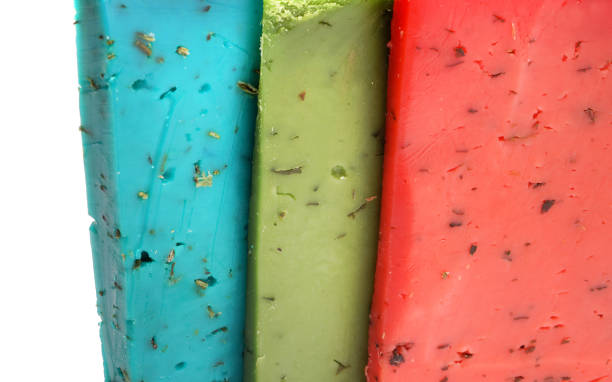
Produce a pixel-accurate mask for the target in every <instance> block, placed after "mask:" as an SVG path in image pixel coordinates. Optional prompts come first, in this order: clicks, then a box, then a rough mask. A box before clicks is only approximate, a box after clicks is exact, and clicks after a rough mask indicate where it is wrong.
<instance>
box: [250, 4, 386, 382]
mask: <svg viewBox="0 0 612 382" xmlns="http://www.w3.org/2000/svg"><path fill="white" fill-rule="evenodd" d="M388 6H389V2H387V1H378V0H374V1H361V0H359V1H341V2H325V1H272V0H266V1H265V2H264V19H263V39H262V41H263V46H262V69H261V86H260V94H259V97H260V98H259V107H260V114H259V117H258V118H259V123H258V128H257V132H256V145H255V153H254V174H253V179H254V180H253V198H252V208H251V221H250V228H249V230H250V243H251V247H250V254H249V277H250V281H249V282H248V285H249V286H248V291H247V305H248V308H247V310H248V313H247V330H246V353H245V357H246V358H245V364H246V365H245V381H253V382H254V381H257V382H284V381H286V382H290V381H291V382H293V381H303V382H312V381H320V382H325V381H350V382H355V381H360V380H364V379H365V377H364V372H363V368H364V366H365V362H366V356H367V354H366V346H367V325H368V310H369V304H370V298H371V290H372V282H373V272H374V261H375V257H376V241H377V229H378V201H379V190H380V173H381V160H382V137H383V128H384V105H385V89H386V68H387V66H386V64H387V58H386V56H387V49H386V43H387V41H388V14H389V13H388Z"/></svg>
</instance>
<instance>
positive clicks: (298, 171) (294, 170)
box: [271, 166, 302, 175]
mask: <svg viewBox="0 0 612 382" xmlns="http://www.w3.org/2000/svg"><path fill="white" fill-rule="evenodd" d="M271 171H272V172H273V173H275V174H279V175H294V174H301V173H302V166H298V167H294V168H289V169H286V170H280V169H276V168H273V169H272V170H271Z"/></svg>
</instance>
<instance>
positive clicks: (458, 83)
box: [367, 0, 612, 382]
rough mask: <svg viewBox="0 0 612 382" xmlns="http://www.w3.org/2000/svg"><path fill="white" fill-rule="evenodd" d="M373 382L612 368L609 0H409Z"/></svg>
mask: <svg viewBox="0 0 612 382" xmlns="http://www.w3.org/2000/svg"><path fill="white" fill-rule="evenodd" d="M390 46H391V61H390V73H389V81H390V83H389V86H390V88H389V106H388V109H389V110H388V120H387V141H386V142H387V143H386V153H385V166H384V182H383V199H382V220H381V241H380V251H379V259H378V268H377V274H376V285H375V296H374V302H373V307H372V313H371V329H370V345H369V357H370V359H369V365H368V368H367V375H368V381H370V382H376V381H377V382H439V381H445V382H446V381H448V382H477V381H494V382H534V381H538V382H563V381H572V382H599V381H601V382H605V381H608V380H609V381H612V82H611V81H612V78H609V77H610V68H611V63H612V1H610V0H581V1H579V0H567V1H562V0H516V1H507V0H490V1H477V0H436V1H432V0H411V1H408V0H397V1H396V2H395V12H394V20H393V26H392V41H391V44H390Z"/></svg>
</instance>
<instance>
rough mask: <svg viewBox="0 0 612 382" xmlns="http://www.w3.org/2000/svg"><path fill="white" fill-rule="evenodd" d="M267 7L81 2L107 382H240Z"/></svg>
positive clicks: (193, 1) (196, 1)
mask: <svg viewBox="0 0 612 382" xmlns="http://www.w3.org/2000/svg"><path fill="white" fill-rule="evenodd" d="M260 8H261V5H260V4H258V2H254V1H250V0H248V1H247V0H236V1H231V2H208V1H200V0H181V1H174V0H157V1H144V0H123V1H110V0H80V1H77V10H78V15H77V29H78V34H79V75H80V76H79V77H80V85H81V103H82V121H83V122H82V124H83V126H82V128H81V130H82V132H83V142H84V148H85V149H84V151H85V163H86V170H87V181H88V192H89V206H90V213H91V215H92V217H93V218H94V219H95V223H94V224H93V225H92V228H91V235H92V246H93V251H94V262H95V267H96V272H95V273H96V287H97V290H98V306H99V310H100V314H101V317H102V324H101V335H102V343H103V350H104V361H105V369H106V380H107V381H124V382H129V381H132V382H140V381H144V382H155V381H173V382H181V381H184V382H193V381H206V382H212V381H219V382H220V381H229V380H231V381H239V380H240V379H241V374H242V372H241V371H242V351H243V345H242V344H243V341H242V338H243V325H244V282H245V274H246V267H245V259H246V251H247V245H246V235H247V231H246V225H247V217H248V197H249V185H250V170H251V164H250V155H251V147H252V139H251V137H252V133H253V127H254V124H255V112H256V98H255V96H253V95H252V94H249V93H252V90H253V89H256V85H257V74H256V70H257V69H258V67H259V49H258V44H259V35H260V20H261V9H260Z"/></svg>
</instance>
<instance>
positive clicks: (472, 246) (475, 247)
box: [470, 244, 478, 255]
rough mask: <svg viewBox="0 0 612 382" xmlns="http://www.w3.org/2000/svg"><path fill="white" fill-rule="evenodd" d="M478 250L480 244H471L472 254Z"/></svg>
mask: <svg viewBox="0 0 612 382" xmlns="http://www.w3.org/2000/svg"><path fill="white" fill-rule="evenodd" d="M476 250H478V246H477V245H476V244H472V245H470V255H474V254H475V253H476Z"/></svg>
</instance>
